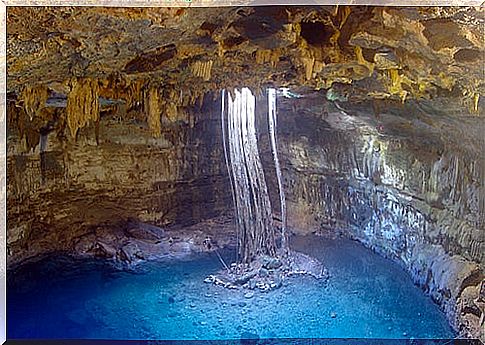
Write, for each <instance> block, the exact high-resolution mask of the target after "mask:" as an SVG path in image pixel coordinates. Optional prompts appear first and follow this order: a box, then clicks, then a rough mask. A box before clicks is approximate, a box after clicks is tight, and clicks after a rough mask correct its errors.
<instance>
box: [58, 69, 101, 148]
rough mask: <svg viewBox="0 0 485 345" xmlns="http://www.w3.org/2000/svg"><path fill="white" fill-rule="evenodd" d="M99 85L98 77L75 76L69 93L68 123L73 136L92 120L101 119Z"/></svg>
mask: <svg viewBox="0 0 485 345" xmlns="http://www.w3.org/2000/svg"><path fill="white" fill-rule="evenodd" d="M98 95H99V86H98V81H97V80H96V79H88V78H80V79H78V78H73V79H72V80H71V91H70V92H69V94H68V95H67V106H66V113H67V125H68V127H69V130H70V132H71V136H72V137H73V138H75V137H76V134H77V132H78V130H79V129H80V128H83V127H85V126H87V125H88V124H89V122H90V121H93V122H97V121H99V96H98Z"/></svg>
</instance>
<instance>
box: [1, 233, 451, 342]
mask: <svg viewBox="0 0 485 345" xmlns="http://www.w3.org/2000/svg"><path fill="white" fill-rule="evenodd" d="M292 246H293V248H295V249H299V250H301V251H303V252H306V253H308V254H311V255H313V256H316V257H317V258H319V259H320V260H322V261H323V262H324V264H325V265H326V267H327V269H328V271H329V273H330V279H329V280H328V282H327V283H324V284H323V283H319V282H317V281H316V280H314V279H313V278H310V277H293V278H290V279H288V280H287V281H286V282H285V284H284V285H283V287H282V288H280V289H278V290H276V291H272V292H268V293H259V292H255V293H254V296H252V297H251V298H246V297H249V296H246V297H245V296H244V293H245V292H247V291H244V292H241V291H234V290H228V289H224V288H222V287H219V286H215V285H210V284H206V283H203V280H204V278H205V277H206V276H207V275H209V274H211V273H214V272H215V271H217V270H219V269H220V268H221V264H220V262H219V260H218V258H217V256H216V255H215V254H214V253H212V254H201V255H197V256H194V257H192V258H191V259H189V260H186V261H177V262H175V261H166V262H150V263H144V264H142V265H140V266H139V267H138V268H137V269H136V270H135V271H132V272H128V271H117V270H115V269H113V268H111V266H110V265H108V264H106V263H103V262H102V261H93V260H89V261H88V260H81V261H80V260H72V259H69V258H66V257H56V258H49V259H45V260H43V261H41V262H38V263H36V264H31V265H28V266H25V267H24V268H23V269H21V270H19V271H17V272H15V274H13V273H10V274H9V276H8V280H9V285H8V287H7V294H8V296H7V312H8V318H7V322H8V324H7V331H8V338H10V339H13V338H97V339H239V338H256V337H259V338H336V337H338V338H344V337H345V338H410V337H414V338H449V337H453V336H454V334H453V332H452V330H451V329H450V327H449V326H448V323H447V321H446V319H445V317H444V315H443V314H442V313H441V312H440V311H439V310H438V308H437V306H436V305H435V304H433V302H432V301H431V300H430V299H429V298H428V297H427V296H425V295H424V294H423V293H422V292H421V290H420V289H419V288H417V287H416V286H414V285H413V283H412V281H411V279H410V278H409V277H408V276H407V275H406V273H405V272H404V271H403V270H402V269H401V268H400V267H399V266H397V265H396V264H394V263H392V262H390V261H388V260H386V259H384V258H382V257H379V256H377V255H376V254H374V253H372V252H371V251H369V250H367V249H366V248H364V247H363V246H361V245H360V244H358V243H355V242H352V241H348V240H340V239H339V240H327V239H323V238H315V237H306V238H297V239H293V240H292ZM223 254H224V256H226V258H227V260H229V261H230V259H231V254H232V251H226V252H224V253H223Z"/></svg>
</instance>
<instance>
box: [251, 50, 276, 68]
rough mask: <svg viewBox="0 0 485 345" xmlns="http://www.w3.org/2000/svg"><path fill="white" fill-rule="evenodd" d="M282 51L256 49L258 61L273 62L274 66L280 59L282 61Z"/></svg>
mask: <svg viewBox="0 0 485 345" xmlns="http://www.w3.org/2000/svg"><path fill="white" fill-rule="evenodd" d="M280 56H281V52H280V51H278V50H271V49H259V50H257V51H256V63H258V64H265V63H268V62H269V63H271V66H272V67H276V64H277V63H278V61H280Z"/></svg>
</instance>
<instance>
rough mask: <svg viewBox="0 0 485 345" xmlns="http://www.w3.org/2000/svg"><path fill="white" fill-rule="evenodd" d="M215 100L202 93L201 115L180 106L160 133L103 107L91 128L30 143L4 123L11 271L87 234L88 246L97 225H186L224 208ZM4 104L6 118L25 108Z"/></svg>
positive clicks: (227, 199)
mask: <svg viewBox="0 0 485 345" xmlns="http://www.w3.org/2000/svg"><path fill="white" fill-rule="evenodd" d="M219 106H220V105H219V102H218V101H215V102H214V101H213V99H212V96H211V97H209V96H207V97H206V100H205V104H203V108H204V112H203V113H202V111H201V110H200V109H199V107H192V108H190V109H189V108H187V109H185V110H184V113H182V114H181V115H180V118H181V119H180V120H177V121H175V122H171V121H169V120H168V119H167V117H166V116H162V130H161V136H160V137H158V138H154V137H153V136H152V134H151V133H150V130H149V128H148V126H147V123H146V121H143V122H142V121H137V120H136V119H130V118H129V116H126V114H125V116H124V117H123V116H121V115H120V112H119V111H118V109H117V108H116V107H115V109H107V110H105V111H102V112H101V119H100V121H99V124H98V125H97V127H98V130H97V131H96V128H95V127H96V125H95V124H94V123H93V124H91V125H89V126H88V127H85V128H83V129H82V130H80V133H79V134H78V136H77V138H76V139H75V140H74V139H72V138H70V137H69V136H67V135H66V136H64V135H63V134H62V133H64V132H62V131H61V132H58V131H50V132H48V133H46V134H45V135H44V134H41V136H40V138H39V141H38V144H37V145H35V146H34V147H33V148H32V149H29V148H26V147H27V145H26V137H25V136H24V137H21V136H20V134H19V129H18V127H17V125H16V122H15V123H11V124H10V125H9V127H8V157H7V169H8V183H7V195H8V198H7V207H8V208H7V212H8V265H9V267H12V266H14V265H15V264H17V263H20V262H22V261H24V260H26V259H29V258H34V257H36V256H39V255H41V254H45V253H48V252H53V251H75V247H76V245H85V243H86V242H89V241H86V236H91V237H90V238H89V240H90V241H91V242H92V243H91V245H95V244H96V231H97V230H96V229H97V228H99V227H100V226H103V227H104V228H107V229H109V228H112V227H117V226H119V227H123V224H124V223H126V222H127V221H129V220H130V219H133V220H135V221H141V222H146V223H150V224H153V225H158V226H162V227H165V226H171V225H176V226H187V225H190V224H193V223H196V222H200V221H201V220H204V219H207V218H211V217H214V216H216V215H220V214H221V213H224V212H225V211H227V209H228V207H227V206H228V205H231V203H230V202H231V199H230V194H229V193H227V191H228V189H227V188H228V182H227V170H226V167H225V163H224V158H223V153H222V152H223V151H222V139H221V130H220V113H219ZM215 108H217V110H216V109H215ZM10 110H11V112H10V113H9V116H11V117H13V112H22V109H19V108H15V109H10ZM55 111H58V112H63V111H65V108H57V110H55ZM143 116H144V115H143ZM144 117H145V116H144ZM66 131H67V129H66ZM97 137H98V139H96V138H97ZM108 236H110V235H108ZM111 236H112V235H111ZM101 237H106V234H104V235H103V236H101Z"/></svg>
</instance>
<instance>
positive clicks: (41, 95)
mask: <svg viewBox="0 0 485 345" xmlns="http://www.w3.org/2000/svg"><path fill="white" fill-rule="evenodd" d="M48 97H49V92H48V90H47V87H46V86H45V85H36V86H25V87H24V88H23V90H22V93H21V95H20V98H21V100H22V101H23V103H24V109H25V112H26V114H27V115H28V116H29V118H30V120H32V119H33V118H34V116H35V115H36V114H37V113H38V111H39V110H40V109H42V108H44V107H45V102H46V101H47V98H48Z"/></svg>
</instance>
